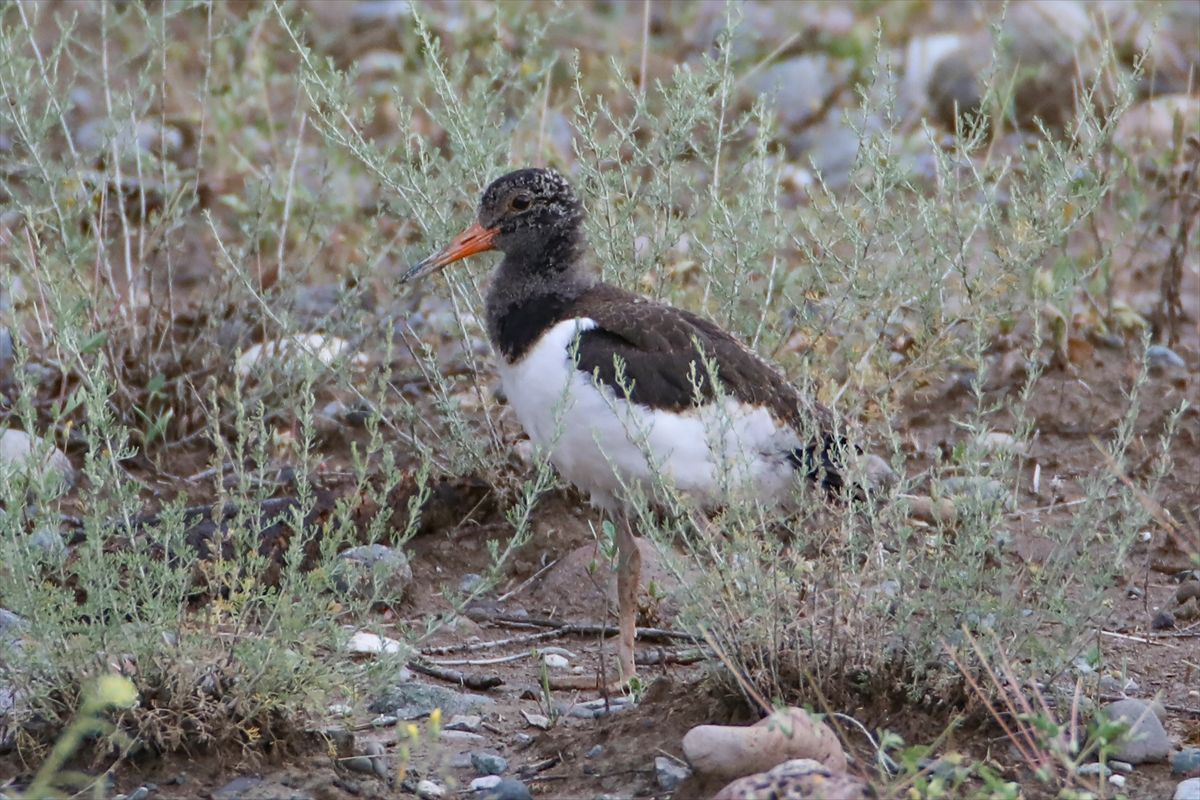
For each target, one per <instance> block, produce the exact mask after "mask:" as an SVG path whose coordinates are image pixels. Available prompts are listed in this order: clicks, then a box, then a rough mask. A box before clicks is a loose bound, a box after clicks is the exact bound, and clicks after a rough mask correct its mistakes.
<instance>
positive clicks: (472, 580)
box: [458, 572, 483, 594]
mask: <svg viewBox="0 0 1200 800" xmlns="http://www.w3.org/2000/svg"><path fill="white" fill-rule="evenodd" d="M482 583H483V576H482V575H480V574H479V573H477V572H468V573H467V574H466V575H463V576H462V579H461V580H459V582H458V591H459V592H461V593H462V594H470V593H471V592H473V591H475V590H476V589H477V588H479V585H480V584H482Z"/></svg>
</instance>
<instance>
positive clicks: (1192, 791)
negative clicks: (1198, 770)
mask: <svg viewBox="0 0 1200 800" xmlns="http://www.w3.org/2000/svg"><path fill="white" fill-rule="evenodd" d="M1171 800H1200V778H1188V779H1187V780H1186V781H1183V782H1182V783H1180V784H1179V785H1178V786H1176V787H1175V796H1174V797H1172V798H1171Z"/></svg>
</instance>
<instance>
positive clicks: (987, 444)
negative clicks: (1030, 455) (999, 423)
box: [975, 431, 1026, 456]
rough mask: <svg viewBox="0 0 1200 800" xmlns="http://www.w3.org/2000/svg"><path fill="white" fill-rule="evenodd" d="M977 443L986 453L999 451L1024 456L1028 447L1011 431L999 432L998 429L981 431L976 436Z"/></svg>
mask: <svg viewBox="0 0 1200 800" xmlns="http://www.w3.org/2000/svg"><path fill="white" fill-rule="evenodd" d="M975 445H976V446H977V447H978V448H979V449H980V450H982V451H983V452H985V453H999V454H1010V455H1017V456H1023V455H1025V453H1026V447H1025V444H1024V443H1023V442H1020V441H1017V439H1016V437H1014V436H1013V435H1012V434H1009V433H999V432H997V431H988V432H987V433H981V434H980V435H979V436H977V437H976V438H975Z"/></svg>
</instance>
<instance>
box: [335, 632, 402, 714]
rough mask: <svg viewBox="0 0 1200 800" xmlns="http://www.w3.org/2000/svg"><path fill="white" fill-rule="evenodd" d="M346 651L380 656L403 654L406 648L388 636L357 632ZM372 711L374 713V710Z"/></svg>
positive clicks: (347, 644) (348, 643)
mask: <svg viewBox="0 0 1200 800" xmlns="http://www.w3.org/2000/svg"><path fill="white" fill-rule="evenodd" d="M346 650H348V651H349V652H351V653H359V654H362V655H378V654H379V653H400V652H403V650H404V646H403V645H402V644H400V643H399V642H397V641H396V640H395V639H389V638H387V637H386V636H380V635H379V634H376V633H368V632H367V631H355V632H354V635H353V636H351V637H350V641H349V642H347V643H346ZM371 710H372V711H374V709H371Z"/></svg>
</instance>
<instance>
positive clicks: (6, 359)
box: [0, 328, 14, 378]
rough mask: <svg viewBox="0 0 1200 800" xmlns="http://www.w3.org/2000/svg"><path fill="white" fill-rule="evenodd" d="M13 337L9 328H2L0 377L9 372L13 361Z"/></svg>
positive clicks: (0, 333) (0, 334)
mask: <svg viewBox="0 0 1200 800" xmlns="http://www.w3.org/2000/svg"><path fill="white" fill-rule="evenodd" d="M13 358H14V355H13V338H12V334H11V333H9V332H8V328H0V378H3V377H5V376H6V375H7V374H8V370H9V368H10V367H11V366H12V362H13Z"/></svg>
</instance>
